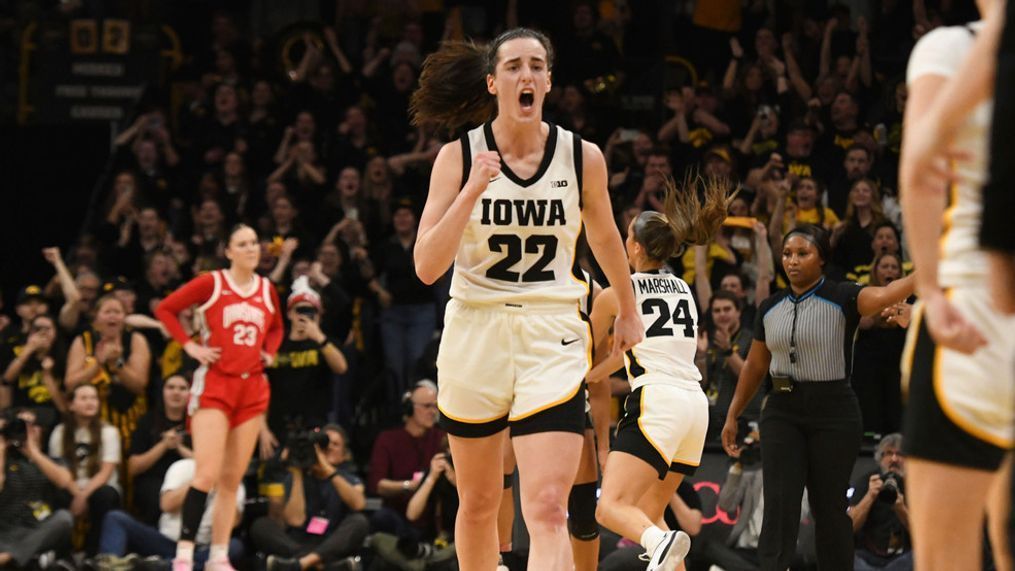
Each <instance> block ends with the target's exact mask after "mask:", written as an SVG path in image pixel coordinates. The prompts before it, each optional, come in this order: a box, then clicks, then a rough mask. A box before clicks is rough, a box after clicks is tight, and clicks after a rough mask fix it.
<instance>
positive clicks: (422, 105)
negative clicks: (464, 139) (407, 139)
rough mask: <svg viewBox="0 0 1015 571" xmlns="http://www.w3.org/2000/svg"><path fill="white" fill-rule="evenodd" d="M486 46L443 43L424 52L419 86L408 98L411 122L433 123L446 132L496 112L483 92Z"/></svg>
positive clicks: (490, 99) (475, 122)
mask: <svg viewBox="0 0 1015 571" xmlns="http://www.w3.org/2000/svg"><path fill="white" fill-rule="evenodd" d="M487 73H488V70H487V48H486V47H485V46H481V45H477V44H474V43H472V42H444V43H443V44H441V48H440V49H439V50H437V51H436V52H434V53H432V54H430V55H428V56H427V57H426V60H425V61H424V62H423V70H422V71H421V72H420V74H419V88H418V89H416V91H415V92H414V93H413V94H412V99H411V100H410V101H409V115H410V117H412V124H413V125H417V126H418V125H424V124H437V125H439V126H441V127H443V128H446V129H447V130H449V131H454V130H457V129H458V128H460V127H463V126H466V125H477V124H479V123H484V122H486V121H488V120H490V119H491V118H493V116H494V114H495V113H496V111H497V100H496V98H494V96H493V95H491V94H490V92H489V91H487V88H486V76H487Z"/></svg>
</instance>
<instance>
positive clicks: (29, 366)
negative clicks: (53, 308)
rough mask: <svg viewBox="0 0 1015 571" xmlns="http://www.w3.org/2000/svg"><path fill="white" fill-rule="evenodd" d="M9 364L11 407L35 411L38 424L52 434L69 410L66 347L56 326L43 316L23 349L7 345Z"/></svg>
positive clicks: (30, 330) (7, 377) (7, 378)
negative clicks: (65, 373)
mask: <svg viewBox="0 0 1015 571" xmlns="http://www.w3.org/2000/svg"><path fill="white" fill-rule="evenodd" d="M4 349H5V350H6V352H8V353H7V354H5V355H4V363H7V366H6V368H5V369H4V372H3V384H4V385H6V386H8V387H10V390H11V399H10V406H11V407H13V408H16V409H20V410H31V412H32V414H33V415H34V416H35V421H36V423H37V424H39V425H40V426H41V427H43V429H44V430H46V431H48V430H50V429H52V428H53V427H54V426H56V423H57V421H58V420H59V418H60V415H61V414H62V413H63V412H66V410H67V401H66V400H65V398H64V396H63V373H64V369H65V365H66V363H65V359H66V355H67V352H66V347H65V345H64V343H63V341H62V340H61V339H60V332H59V331H58V330H57V327H56V322H55V321H54V320H53V318H52V317H50V316H49V315H39V316H37V317H36V318H35V319H32V320H31V322H30V323H29V328H28V338H27V339H26V340H25V342H24V343H23V344H20V345H5V346H4Z"/></svg>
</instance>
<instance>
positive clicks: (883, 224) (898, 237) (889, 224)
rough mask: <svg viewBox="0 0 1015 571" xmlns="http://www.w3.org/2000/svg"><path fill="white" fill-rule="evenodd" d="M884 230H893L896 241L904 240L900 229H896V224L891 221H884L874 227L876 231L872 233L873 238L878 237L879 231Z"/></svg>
mask: <svg viewBox="0 0 1015 571" xmlns="http://www.w3.org/2000/svg"><path fill="white" fill-rule="evenodd" d="M882 228H891V229H892V232H894V233H895V239H896V240H901V239H902V235H901V234H899V229H898V227H896V226H895V224H893V223H892V221H891V220H882V221H881V222H878V223H877V224H875V225H874V231H873V232H871V236H872V237H873V236H874V235H876V234H877V233H878V230H880V229H882Z"/></svg>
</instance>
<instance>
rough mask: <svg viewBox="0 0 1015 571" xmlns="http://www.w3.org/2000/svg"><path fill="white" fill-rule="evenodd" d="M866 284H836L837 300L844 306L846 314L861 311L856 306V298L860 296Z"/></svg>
mask: <svg viewBox="0 0 1015 571" xmlns="http://www.w3.org/2000/svg"><path fill="white" fill-rule="evenodd" d="M863 288H864V286H862V285H860V284H858V283H856V282H842V283H840V284H837V285H836V286H835V298H836V299H835V300H834V301H835V302H837V303H838V304H839V305H841V306H842V310H843V311H844V312H846V315H856V314H857V312H858V311H859V310H858V309H857V306H856V300H857V298H859V297H860V290H862V289H863Z"/></svg>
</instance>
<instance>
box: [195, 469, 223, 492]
mask: <svg viewBox="0 0 1015 571" xmlns="http://www.w3.org/2000/svg"><path fill="white" fill-rule="evenodd" d="M207 464H208V465H201V464H198V465H197V469H196V470H195V471H194V479H193V480H191V482H190V485H191V486H192V487H194V488H197V489H199V490H204V491H208V490H210V489H212V488H214V487H215V485H216V484H218V480H219V476H220V475H221V473H222V468H221V466H216V465H212V463H211V462H208V463H207Z"/></svg>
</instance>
